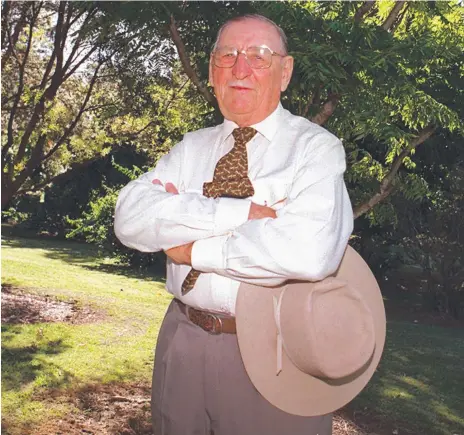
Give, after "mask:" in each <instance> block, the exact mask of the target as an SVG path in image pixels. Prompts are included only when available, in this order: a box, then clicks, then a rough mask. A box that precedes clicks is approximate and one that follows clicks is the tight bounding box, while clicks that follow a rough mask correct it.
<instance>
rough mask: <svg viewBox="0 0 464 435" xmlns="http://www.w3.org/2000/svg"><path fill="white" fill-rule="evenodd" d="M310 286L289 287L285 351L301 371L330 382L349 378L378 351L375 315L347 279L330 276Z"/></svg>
mask: <svg viewBox="0 0 464 435" xmlns="http://www.w3.org/2000/svg"><path fill="white" fill-rule="evenodd" d="M309 287H310V289H309V290H308V286H306V287H299V286H291V287H290V288H287V289H286V291H285V294H284V295H283V300H282V306H281V312H280V328H281V334H282V341H283V345H284V349H285V352H286V353H287V356H288V357H289V358H290V360H291V361H292V362H293V364H294V365H295V366H296V367H297V368H298V369H299V370H301V371H302V372H303V373H306V374H309V375H312V376H316V377H319V378H322V379H327V380H330V379H340V378H345V377H347V376H350V375H352V374H354V373H355V372H357V371H358V370H360V369H362V368H363V366H365V365H366V364H367V363H368V361H369V359H370V358H371V356H372V354H373V352H374V348H375V328H374V321H373V318H372V313H371V311H370V309H369V307H368V306H367V305H366V303H365V302H364V301H363V299H362V298H361V297H360V295H359V293H358V292H357V291H356V290H355V289H354V288H352V287H351V286H350V285H349V284H347V283H346V282H345V281H342V280H339V279H336V278H328V279H326V280H324V281H322V282H319V283H314V284H312V285H310V286H309ZM283 370H285V367H284V368H283Z"/></svg>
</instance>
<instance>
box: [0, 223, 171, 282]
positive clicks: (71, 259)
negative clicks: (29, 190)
mask: <svg viewBox="0 0 464 435" xmlns="http://www.w3.org/2000/svg"><path fill="white" fill-rule="evenodd" d="M2 243H3V244H4V245H5V246H10V247H13V248H25V249H43V250H46V252H45V254H44V255H45V256H46V257H47V258H50V259H53V260H61V261H64V262H65V263H68V264H75V265H78V266H81V267H83V268H85V269H87V270H91V271H97V272H103V273H110V274H116V275H122V276H125V277H128V278H136V279H151V280H154V281H161V282H165V281H166V278H165V271H164V270H165V266H164V264H160V265H157V266H153V267H150V268H148V269H145V270H137V269H135V268H133V267H130V266H127V265H120V264H105V263H103V262H102V258H101V255H100V253H99V251H98V248H97V247H96V246H94V245H90V244H86V243H82V242H76V241H75V240H63V239H55V238H51V237H39V236H36V237H30V236H29V235H27V237H26V236H25V237H22V236H19V235H18V234H16V232H15V233H14V235H12V234H11V233H10V232H9V231H6V234H5V233H4V226H2ZM147 255H148V254H147Z"/></svg>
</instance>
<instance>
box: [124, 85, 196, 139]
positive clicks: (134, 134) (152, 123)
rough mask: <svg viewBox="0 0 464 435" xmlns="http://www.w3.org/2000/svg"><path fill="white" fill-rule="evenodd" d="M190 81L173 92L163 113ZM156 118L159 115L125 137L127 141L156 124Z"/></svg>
mask: <svg viewBox="0 0 464 435" xmlns="http://www.w3.org/2000/svg"><path fill="white" fill-rule="evenodd" d="M189 81H190V79H189V78H188V79H187V80H186V81H185V82H184V83H183V84H182V86H181V87H180V88H179V90H178V91H177V92H174V93H173V95H172V97H171V98H170V99H169V101H168V102H167V103H166V105H165V106H164V108H163V112H166V110H168V108H169V106H170V105H171V103H172V102H173V101H174V100H175V99H176V97H177V95H179V93H180V92H182V89H184V87H185V85H186V84H187V83H188V82H189ZM158 117H159V114H158V116H157V117H155V118H154V119H153V120H152V121H150V122H149V123H148V124H147V125H145V126H144V127H142V128H141V129H140V130H138V131H136V132H134V133H132V134H130V135H129V136H128V137H127V140H131V139H135V138H136V137H137V136H138V135H139V134H141V133H143V132H144V131H145V130H146V129H147V128H149V127H150V126H152V125H154V124H156V123H157V122H158Z"/></svg>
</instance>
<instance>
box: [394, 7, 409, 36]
mask: <svg viewBox="0 0 464 435" xmlns="http://www.w3.org/2000/svg"><path fill="white" fill-rule="evenodd" d="M410 5H411V3H409V2H408V3H406V6H405V7H404V9H403V10H402V11H401V14H400V15H399V16H398V18H397V20H396V21H395V22H394V23H393V25H392V27H391V28H390V33H391V34H393V33H395V31H396V29H397V28H398V26H399V25H400V24H401V21H403V19H404V17H405V15H406V12H407V11H408V9H409V6H410Z"/></svg>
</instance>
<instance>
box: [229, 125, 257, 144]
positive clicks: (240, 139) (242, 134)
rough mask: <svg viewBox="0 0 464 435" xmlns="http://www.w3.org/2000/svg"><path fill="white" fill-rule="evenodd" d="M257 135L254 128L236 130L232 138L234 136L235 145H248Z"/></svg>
mask: <svg viewBox="0 0 464 435" xmlns="http://www.w3.org/2000/svg"><path fill="white" fill-rule="evenodd" d="M255 134H256V130H255V129H254V128H253V127H243V128H236V129H235V130H234V131H233V132H232V136H234V139H235V143H241V144H246V143H248V142H249V141H250V140H251V139H252V138H253V136H254V135H255Z"/></svg>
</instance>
